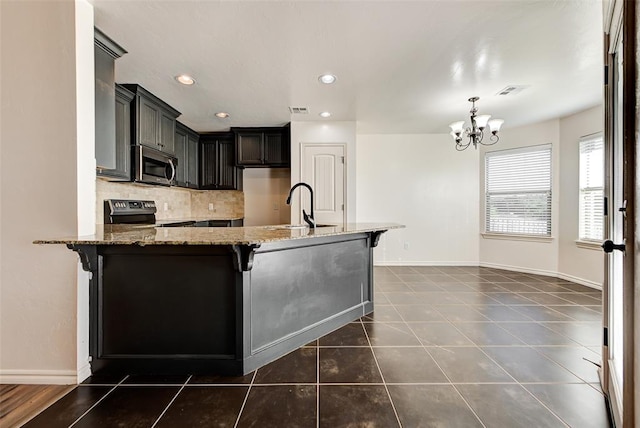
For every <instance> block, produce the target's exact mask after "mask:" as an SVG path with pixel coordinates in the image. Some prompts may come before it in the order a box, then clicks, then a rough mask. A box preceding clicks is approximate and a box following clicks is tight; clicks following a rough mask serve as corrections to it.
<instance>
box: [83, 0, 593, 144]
mask: <svg viewBox="0 0 640 428" xmlns="http://www.w3.org/2000/svg"><path fill="white" fill-rule="evenodd" d="M91 3H92V4H93V5H94V7H95V25H96V27H98V28H100V29H101V30H102V31H104V32H105V33H106V34H107V35H109V36H110V37H111V38H112V39H114V40H115V41H116V42H117V43H119V44H120V45H122V47H124V48H125V49H126V50H127V51H128V52H129V53H128V54H126V55H125V56H123V57H122V58H120V59H119V60H117V62H116V80H117V81H118V82H119V83H140V84H141V85H142V86H144V87H145V88H147V89H148V90H150V91H151V92H153V93H155V94H156V95H157V96H159V97H160V98H162V99H163V100H165V101H167V102H168V103H169V104H170V105H172V106H173V107H175V108H176V109H178V110H179V111H181V112H182V116H181V117H180V118H179V120H180V121H181V122H183V123H185V124H186V125H188V126H190V127H192V128H193V129H195V130H196V131H218V130H226V129H228V128H229V127H230V126H262V125H270V126H276V125H281V124H284V123H287V122H289V121H295V120H327V119H322V118H320V117H319V116H318V113H320V112H321V111H330V112H331V113H332V117H331V118H330V119H329V120H348V121H357V129H358V133H448V132H449V128H448V124H449V123H450V122H453V121H455V120H462V119H468V111H469V109H470V107H471V105H470V103H469V102H468V101H467V99H468V98H469V97H471V96H479V97H480V101H479V102H478V107H479V110H480V111H479V113H480V114H486V113H488V114H492V115H493V117H496V118H503V119H505V125H504V127H505V128H507V127H512V126H518V125H523V124H527V123H533V122H537V121H541V120H545V119H550V118H555V117H559V116H565V115H568V114H571V113H575V112H577V111H580V110H583V109H585V108H588V107H592V106H595V105H597V104H598V103H600V102H601V99H602V57H603V53H602V33H603V32H602V18H601V16H602V12H601V10H602V4H601V1H600V0H543V1H527V0H502V1H480V0H468V1H453V0H441V1H428V0H422V1H421V0H417V1H349V0H333V1H330V0H325V1H308V0H297V1H269V0H263V1H238V0H236V1H158V0H156V1H140V0H138V1H112V0H92V1H91ZM325 72H329V73H332V74H335V75H336V76H337V77H338V80H337V82H336V83H335V84H334V85H330V86H327V85H322V84H320V83H319V82H318V80H317V78H318V76H319V75H320V74H322V73H325ZM181 73H188V74H190V75H192V76H193V77H194V78H195V79H196V81H197V83H196V84H195V85H194V86H191V87H185V86H182V85H180V84H178V83H177V82H176V81H175V80H174V79H173V77H174V76H176V75H178V74H181ZM509 85H527V86H528V88H527V89H525V90H524V91H522V92H521V93H518V94H516V95H509V96H499V95H496V94H497V93H498V92H499V91H500V90H501V89H503V88H504V87H506V86H509ZM289 106H305V107H308V108H309V109H310V113H309V114H308V115H300V114H295V115H292V114H290V113H289V110H288V107H289ZM218 111H226V112H228V113H230V115H231V117H230V118H228V119H218V118H216V117H215V116H214V113H216V112H218Z"/></svg>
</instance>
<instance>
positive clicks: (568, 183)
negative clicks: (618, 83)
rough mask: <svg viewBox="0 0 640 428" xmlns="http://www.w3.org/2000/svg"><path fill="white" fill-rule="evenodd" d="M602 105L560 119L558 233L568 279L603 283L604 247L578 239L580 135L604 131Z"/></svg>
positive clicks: (561, 264)
mask: <svg viewBox="0 0 640 428" xmlns="http://www.w3.org/2000/svg"><path fill="white" fill-rule="evenodd" d="M603 129H604V125H603V110H602V107H601V106H598V107H595V108H592V109H589V110H586V111H583V112H580V113H577V114H574V115H572V116H568V117H565V118H562V119H561V120H560V141H561V144H560V171H561V173H560V177H561V180H560V195H561V198H560V207H559V208H560V216H559V234H558V246H559V247H558V253H559V259H558V271H559V272H560V273H562V274H563V275H565V276H566V277H567V278H569V279H572V278H580V279H583V280H586V281H589V282H590V283H592V285H594V286H600V287H601V286H602V281H603V280H604V257H603V252H602V249H601V248H600V247H592V248H584V247H578V245H576V240H577V239H578V209H579V206H578V204H579V199H578V189H579V185H580V180H579V178H580V177H579V171H580V162H579V161H580V155H579V141H580V137H582V136H585V135H589V134H593V133H596V132H602V131H603Z"/></svg>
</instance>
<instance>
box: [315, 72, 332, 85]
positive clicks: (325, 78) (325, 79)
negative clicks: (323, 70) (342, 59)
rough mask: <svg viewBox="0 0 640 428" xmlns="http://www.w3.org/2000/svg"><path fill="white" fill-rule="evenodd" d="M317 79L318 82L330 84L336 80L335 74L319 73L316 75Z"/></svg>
mask: <svg viewBox="0 0 640 428" xmlns="http://www.w3.org/2000/svg"><path fill="white" fill-rule="evenodd" d="M318 80H319V81H320V83H324V84H326V85H330V84H332V83H333V82H335V81H336V76H334V75H333V74H321V75H320V76H319V77H318Z"/></svg>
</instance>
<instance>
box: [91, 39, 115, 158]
mask: <svg viewBox="0 0 640 428" xmlns="http://www.w3.org/2000/svg"><path fill="white" fill-rule="evenodd" d="M94 52H95V54H94V57H95V154H96V166H97V167H98V170H100V169H109V170H114V169H116V168H117V166H116V147H115V141H116V136H115V122H116V118H115V116H114V114H115V110H114V105H115V97H116V95H115V89H114V83H113V82H114V71H113V70H114V59H113V57H112V56H111V55H110V54H108V53H107V52H106V51H105V50H104V49H102V48H101V47H100V46H99V45H95V47H94Z"/></svg>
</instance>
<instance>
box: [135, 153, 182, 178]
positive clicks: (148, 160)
mask: <svg viewBox="0 0 640 428" xmlns="http://www.w3.org/2000/svg"><path fill="white" fill-rule="evenodd" d="M133 149H134V163H135V166H134V181H137V182H139V183H149V184H162V185H164V186H173V185H175V184H176V168H177V166H178V159H177V158H176V157H175V156H173V155H170V154H168V153H164V152H161V151H160V150H156V149H152V148H151V147H146V146H140V145H137V146H134V147H133Z"/></svg>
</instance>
